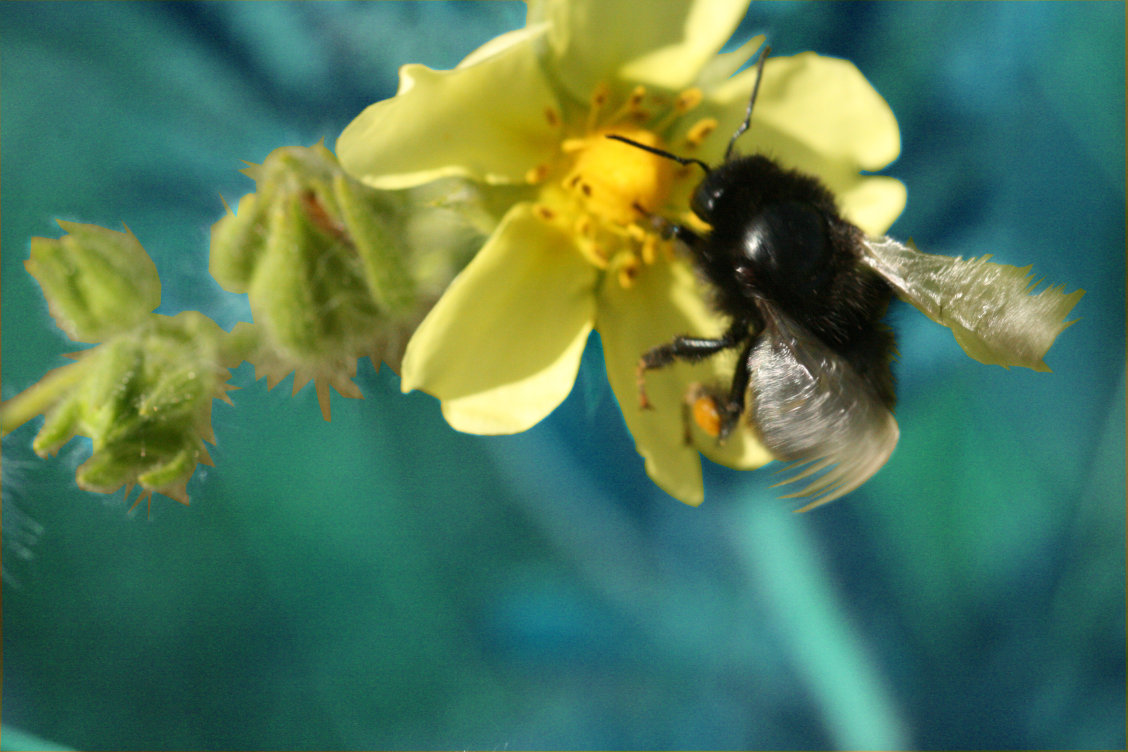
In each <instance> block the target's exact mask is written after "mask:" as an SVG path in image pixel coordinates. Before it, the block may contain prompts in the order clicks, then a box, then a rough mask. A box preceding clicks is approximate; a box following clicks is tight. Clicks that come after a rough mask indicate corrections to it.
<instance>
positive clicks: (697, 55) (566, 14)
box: [529, 0, 748, 101]
mask: <svg viewBox="0 0 1128 752" xmlns="http://www.w3.org/2000/svg"><path fill="white" fill-rule="evenodd" d="M747 9H748V2H747V0H695V1H693V2H682V1H681V0H674V1H673V2H643V3H640V2H636V1H635V0H540V1H536V0H533V1H531V2H530V3H529V20H530V23H534V22H537V21H540V20H547V21H548V22H549V24H550V30H549V35H548V45H549V50H550V56H549V59H548V60H547V61H546V62H547V64H548V65H549V66H550V67H551V69H552V70H553V71H554V73H555V76H556V78H557V79H558V80H559V81H560V82H561V84H562V85H563V86H564V88H565V89H566V90H567V91H568V92H569V93H570V94H571V95H572V96H573V97H575V98H576V99H578V100H580V101H586V100H587V98H588V96H590V94H591V91H592V89H593V88H594V87H595V86H596V84H598V83H601V82H602V83H611V82H613V81H614V80H616V79H620V80H626V81H631V82H633V83H643V84H649V85H653V86H660V87H666V88H669V89H674V90H677V89H681V88H684V87H686V86H688V85H689V84H690V83H691V82H693V81H694V79H695V78H696V77H697V74H698V72H699V71H700V70H701V68H702V67H703V66H704V65H705V63H706V62H707V61H708V60H709V59H710V58H711V57H712V56H713V55H715V54H716V52H717V50H719V49H720V48H721V47H722V46H723V45H724V43H725V42H727V41H728V39H729V37H730V36H731V35H732V32H733V30H734V29H736V26H737V24H738V23H740V19H741V18H743V17H744V13H745V11H747Z"/></svg>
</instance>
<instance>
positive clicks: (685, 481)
mask: <svg viewBox="0 0 1128 752" xmlns="http://www.w3.org/2000/svg"><path fill="white" fill-rule="evenodd" d="M597 328H598V329H599V336H600V338H601V339H602V341H603V358H604V362H605V363H606V366H607V379H608V381H609V382H610V383H611V388H612V390H613V391H614V392H615V396H616V398H617V399H618V400H619V405H620V406H621V407H622V409H623V417H624V418H625V419H626V422H627V427H628V428H629V429H630V431H631V434H632V435H633V436H634V438H635V444H636V448H637V449H638V453H639V454H641V455H642V456H643V457H644V458H645V460H646V472H647V473H648V474H649V475H650V477H651V478H652V479H653V480H654V482H655V483H657V484H658V485H659V486H660V487H661V488H662V489H663V490H665V491H666V492H667V493H669V494H670V495H672V496H674V497H675V498H677V499H680V500H681V501H683V502H685V503H687V504H693V505H697V504H700V503H701V501H702V499H703V498H704V492H703V490H702V485H701V459H700V456H699V454H698V449H697V448H695V446H693V445H687V444H686V443H685V429H686V423H685V420H684V413H683V408H682V406H683V404H684V398H685V393H686V389H687V387H688V385H689V384H691V383H693V382H695V381H696V382H704V383H708V384H727V383H728V381H730V380H731V378H732V368H733V365H734V363H735V358H734V357H733V354H732V353H729V354H728V356H727V357H725V356H721V355H718V356H717V357H715V358H711V359H709V360H707V361H705V362H704V363H700V364H697V365H694V366H690V365H686V364H684V363H678V364H675V365H672V366H670V367H668V368H664V369H661V370H655V371H650V372H648V373H647V375H646V389H647V395H648V397H649V400H650V403H651V405H652V406H653V409H650V410H642V409H640V408H639V396H638V388H637V384H636V380H635V367H636V365H637V363H638V360H639V358H640V357H641V356H642V354H643V353H644V352H646V351H647V350H649V349H650V348H652V347H654V346H656V345H661V344H664V343H666V342H668V341H670V340H671V339H673V338H674V337H675V336H676V335H679V334H691V335H696V336H706V337H709V336H717V335H719V334H720V333H721V332H722V331H723V329H724V322H723V321H722V320H721V319H719V318H718V317H717V316H715V315H714V314H712V313H711V312H710V311H709V310H708V308H707V306H706V304H705V302H704V297H703V294H702V290H701V288H700V287H699V286H698V284H697V282H696V280H695V278H694V276H693V273H692V272H691V271H690V269H689V268H688V266H687V265H686V264H685V263H684V262H682V261H680V260H679V261H676V262H674V263H658V264H654V265H651V266H647V267H644V268H643V270H642V271H641V273H640V274H639V275H638V276H637V277H636V278H635V280H634V284H632V286H631V287H629V288H623V287H621V286H620V285H619V284H618V281H617V280H616V279H614V277H613V275H608V277H607V279H605V281H604V284H603V286H602V288H601V291H600V300H599V316H598V319H597ZM694 432H695V434H694V442H695V443H696V445H697V446H699V447H702V448H703V451H705V452H706V454H707V455H708V456H709V457H710V459H713V460H715V461H717V462H720V463H722V464H725V465H727V466H729V467H737V468H741V469H748V468H753V467H759V466H760V465H763V464H764V463H766V462H768V461H770V460H771V456H770V455H769V454H768V453H767V451H766V450H764V448H763V447H762V446H760V444H759V443H758V441H757V440H756V439H755V437H754V435H753V434H752V432H751V430H750V429H749V428H748V427H747V426H745V425H743V424H742V425H741V426H740V427H739V428H738V429H737V430H736V431H735V432H734V434H733V436H731V437H730V439H729V441H728V442H727V443H726V444H725V445H724V446H719V445H717V444H716V441H715V440H714V439H712V438H711V437H706V436H704V435H703V434H701V433H700V432H699V431H697V430H696V429H694Z"/></svg>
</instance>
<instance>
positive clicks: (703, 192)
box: [689, 177, 724, 224]
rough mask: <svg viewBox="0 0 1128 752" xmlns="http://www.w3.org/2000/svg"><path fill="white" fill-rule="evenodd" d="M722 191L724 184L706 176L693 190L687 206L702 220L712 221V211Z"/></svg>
mask: <svg viewBox="0 0 1128 752" xmlns="http://www.w3.org/2000/svg"><path fill="white" fill-rule="evenodd" d="M723 192H724V185H723V184H722V183H721V182H720V181H716V180H710V179H709V178H708V177H706V178H705V179H704V180H702V181H701V184H700V185H698V186H697V190H695V191H694V192H693V197H692V198H691V199H690V201H689V208H690V209H692V210H693V213H694V214H696V215H697V216H698V217H699V218H700V219H701V220H702V221H704V222H708V223H709V224H712V223H713V212H714V210H715V209H716V208H717V199H718V198H719V197H720V195H721V193H723Z"/></svg>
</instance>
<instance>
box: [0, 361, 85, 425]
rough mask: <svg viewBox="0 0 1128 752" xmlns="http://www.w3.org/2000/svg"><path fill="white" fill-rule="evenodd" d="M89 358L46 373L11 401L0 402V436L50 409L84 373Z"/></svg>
mask: <svg viewBox="0 0 1128 752" xmlns="http://www.w3.org/2000/svg"><path fill="white" fill-rule="evenodd" d="M89 362H90V361H89V358H82V359H81V360H78V361H76V362H74V363H70V364H68V365H65V366H60V367H59V368H55V369H54V370H51V371H48V372H47V373H46V374H45V375H44V376H43V378H41V379H40V380H39V381H37V382H35V383H34V384H33V385H31V386H30V387H28V388H27V389H25V390H23V391H22V392H20V393H19V394H17V395H16V396H15V397H12V399H10V400H6V401H4V402H3V403H0V437H3V436H7V435H8V434H9V433H11V432H12V431H14V430H16V429H17V428H19V427H20V426H22V425H23V424H24V423H27V422H28V421H29V420H31V419H32V418H34V417H35V416H36V415H42V414H43V413H45V412H47V411H48V410H50V409H51V407H52V406H53V405H54V404H55V403H56V402H58V401H59V399H61V398H62V397H63V396H65V395H66V393H67V392H68V391H69V390H70V389H72V388H73V387H74V386H75V385H76V384H78V382H79V381H81V380H82V377H83V375H84V374H85V372H86V370H87V367H88V365H87V364H88V363H89Z"/></svg>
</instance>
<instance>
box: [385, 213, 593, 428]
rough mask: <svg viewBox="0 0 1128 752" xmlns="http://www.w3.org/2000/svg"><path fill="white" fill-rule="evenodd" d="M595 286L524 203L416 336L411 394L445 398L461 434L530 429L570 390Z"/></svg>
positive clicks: (562, 238) (565, 244)
mask: <svg viewBox="0 0 1128 752" xmlns="http://www.w3.org/2000/svg"><path fill="white" fill-rule="evenodd" d="M595 277H596V272H595V269H594V267H592V266H591V265H590V264H588V263H587V262H586V261H584V260H583V258H582V257H581V256H580V254H579V253H578V252H576V250H575V249H574V248H573V246H572V243H571V241H570V239H569V238H568V236H566V235H564V234H563V233H561V232H559V231H558V230H557V229H555V228H554V227H552V226H550V225H548V224H546V223H545V222H544V221H542V220H541V219H539V218H538V217H536V216H535V215H534V214H533V212H532V209H531V207H530V206H529V205H528V204H517V205H516V206H514V207H513V208H512V209H511V210H510V211H509V213H508V214H506V216H505V218H504V219H503V220H502V222H501V224H500V225H499V226H498V229H497V231H496V232H495V233H494V235H493V236H492V237H491V238H490V239H489V241H487V243H486V245H485V246H484V247H483V248H482V250H480V251H479V252H478V254H477V256H475V257H474V260H473V261H471V262H470V264H469V265H467V267H466V268H465V269H464V270H463V271H462V272H461V274H459V275H458V277H457V278H456V279H455V280H454V282H453V283H451V285H450V287H449V288H448V289H447V291H446V292H445V293H444V294H443V297H442V298H441V299H440V300H439V302H438V303H437V304H436V305H435V307H434V309H432V310H431V312H430V313H429V314H428V315H427V318H426V319H424V321H423V323H422V324H420V326H419V328H418V329H417V330H416V332H415V334H414V335H413V336H412V338H411V341H410V342H409V343H408V346H407V352H406V354H405V355H404V361H403V384H402V386H403V390H404V391H410V390H411V389H421V390H423V391H425V392H427V393H428V394H432V395H434V396H436V397H438V398H439V399H440V400H442V401H443V414H444V415H445V416H446V418H447V420H448V421H449V422H450V424H451V425H452V426H453V427H454V428H456V429H458V430H460V431H466V432H468V433H479V434H502V433H516V432H518V431H524V430H526V429H527V428H530V427H531V426H533V425H535V424H536V423H537V422H539V421H540V420H541V419H543V418H544V417H545V416H547V415H548V414H549V413H550V412H552V410H553V409H554V408H555V407H556V406H557V405H559V404H560V403H561V402H562V401H563V400H564V398H565V397H567V396H568V393H569V392H570V391H571V389H572V384H573V383H574V382H575V379H576V372H577V370H578V369H579V364H580V356H581V355H582V353H583V349H584V344H585V342H586V341H587V337H588V334H589V333H590V332H591V328H592V324H593V321H594V318H595V294H594V287H595Z"/></svg>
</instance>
